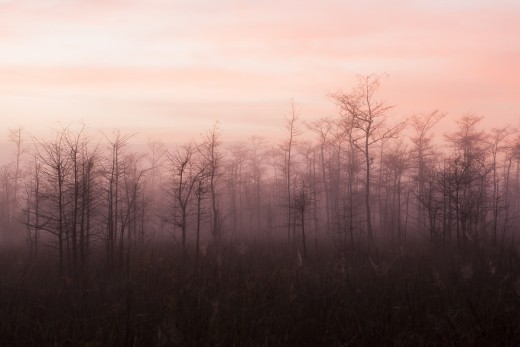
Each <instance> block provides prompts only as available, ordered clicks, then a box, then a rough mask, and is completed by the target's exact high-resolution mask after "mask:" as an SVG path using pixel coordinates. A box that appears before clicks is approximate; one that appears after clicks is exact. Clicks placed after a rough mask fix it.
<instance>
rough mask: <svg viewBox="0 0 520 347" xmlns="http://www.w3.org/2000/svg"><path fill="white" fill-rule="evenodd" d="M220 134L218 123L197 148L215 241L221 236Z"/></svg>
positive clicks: (221, 156) (221, 154) (221, 157)
mask: <svg viewBox="0 0 520 347" xmlns="http://www.w3.org/2000/svg"><path fill="white" fill-rule="evenodd" d="M220 136H221V132H220V128H219V125H218V123H215V125H214V126H213V128H212V129H211V130H209V131H208V132H207V133H206V135H205V138H204V141H203V143H202V144H201V145H200V146H198V149H199V153H200V154H201V155H202V156H203V158H204V162H205V163H204V167H205V168H204V171H205V172H206V174H207V175H208V179H209V191H210V195H211V215H212V218H211V219H212V224H211V234H212V235H213V239H214V240H215V241H217V240H218V239H219V238H220V237H221V236H222V235H221V232H222V230H221V229H222V211H221V210H220V209H219V201H218V192H217V185H218V181H219V179H220V176H221V172H220V171H221V167H222V160H223V156H224V155H223V153H222V152H221V150H220V146H221V139H220Z"/></svg>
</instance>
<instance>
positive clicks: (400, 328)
mask: <svg viewBox="0 0 520 347" xmlns="http://www.w3.org/2000/svg"><path fill="white" fill-rule="evenodd" d="M24 254H25V253H24V251H23V250H21V249H19V250H16V249H14V250H13V249H11V250H9V252H7V251H3V252H2V253H1V255H0V258H1V259H0V261H1V262H0V267H1V275H0V276H1V277H0V280H1V281H0V341H1V345H2V346H280V345H284V346H285V345H292V346H318V345H320V346H349V345H365V346H376V345H379V346H383V345H395V346H438V345H447V346H451V345H453V346H462V345H464V346H465V345H505V346H515V345H520V290H519V289H518V288H520V284H519V283H520V280H519V279H520V273H519V271H518V259H517V256H516V253H515V252H513V251H511V252H502V253H501V255H500V257H497V255H496V253H495V252H494V251H493V250H478V251H466V252H455V251H454V250H449V249H448V250H446V249H445V250H428V249H427V248H424V250H423V251H421V252H419V251H416V252H411V251H410V252H406V251H403V250H402V249H401V250H398V251H396V252H390V251H388V252H380V253H379V254H378V255H377V257H376V256H373V255H372V256H369V255H368V252H364V251H362V250H360V251H358V252H357V253H352V252H351V251H347V250H341V249H338V248H336V247H333V246H332V245H327V246H325V245H323V246H322V247H321V248H320V249H319V250H317V251H316V250H315V251H314V253H311V254H310V255H309V259H305V260H304V261H303V262H302V263H300V261H299V260H298V252H297V251H296V250H294V249H291V248H289V247H286V246H283V245H275V244H267V243H252V244H249V245H248V246H247V249H245V248H244V247H243V246H240V247H236V245H233V244H223V245H222V246H221V247H220V248H219V250H218V251H217V250H216V249H215V248H211V247H209V248H208V250H207V252H206V253H205V254H204V256H203V257H202V258H201V260H200V262H199V267H198V268H196V267H195V260H194V256H190V254H194V252H191V253H190V252H188V256H187V257H183V253H182V252H181V250H180V249H175V247H173V246H170V245H157V246H155V247H154V248H153V249H149V250H143V251H141V252H136V256H134V257H133V258H132V259H131V261H130V262H129V268H125V269H112V270H111V271H110V272H107V271H106V270H105V269H104V266H103V265H104V263H103V262H102V261H99V262H93V263H91V264H90V267H89V270H88V272H87V273H86V274H85V275H84V276H83V277H81V278H76V279H73V278H71V277H67V276H63V277H60V276H59V275H58V273H57V272H56V271H55V268H56V264H55V262H54V260H53V259H52V257H51V256H50V255H45V254H43V255H41V256H40V257H39V258H38V259H32V260H31V259H29V258H28V257H26V256H24ZM490 264H492V266H490Z"/></svg>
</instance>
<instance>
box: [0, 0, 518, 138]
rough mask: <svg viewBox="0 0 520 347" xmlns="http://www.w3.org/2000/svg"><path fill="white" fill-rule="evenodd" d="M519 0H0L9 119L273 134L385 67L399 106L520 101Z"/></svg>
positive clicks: (9, 122) (33, 129) (495, 116)
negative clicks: (292, 117) (293, 116)
mask: <svg viewBox="0 0 520 347" xmlns="http://www.w3.org/2000/svg"><path fill="white" fill-rule="evenodd" d="M519 32H520V2H517V1H513V0H511V1H505V0H502V1H500V0H499V1H497V0H489V1H484V0H478V1H476V0H471V1H440V0H437V1H418V0H416V1H412V0H409V1H382V0H381V1H333V0H326V1H307V0H298V1H274V0H264V1H253V0H244V1H232V0H222V1H188V0H182V1H178V0H164V1H161V0H146V1H144V0H143V1H138V0H90V1H86V0H85V1H82V0H0V117H1V119H2V125H3V128H4V129H5V131H3V132H4V133H7V128H14V127H16V126H18V125H21V126H23V127H24V128H25V130H27V131H28V132H30V133H31V134H33V135H37V136H38V135H44V134H45V133H46V132H47V131H48V130H49V128H51V127H54V128H56V127H58V122H62V123H64V124H67V123H70V122H77V121H84V122H85V123H87V124H88V125H89V126H90V127H91V128H94V129H102V130H108V129H112V128H116V127H117V128H120V129H121V130H123V131H131V132H135V131H138V132H139V133H140V135H139V137H137V139H140V140H146V139H148V138H150V137H154V138H158V139H161V140H163V141H185V140H188V139H190V138H196V137H198V136H199V134H200V133H201V132H203V131H205V130H206V129H208V128H210V127H211V126H212V124H213V123H214V122H215V121H216V120H219V121H220V122H221V124H222V129H223V136H224V140H236V139H247V138H248V137H249V136H250V135H253V134H257V135H262V136H264V137H266V138H268V139H269V138H273V137H274V138H277V137H278V136H279V135H280V134H281V133H283V131H284V128H283V124H284V123H283V122H284V117H285V116H287V115H288V114H289V112H290V101H289V100H290V98H294V100H295V102H296V106H297V111H298V114H299V116H300V118H301V119H302V120H310V119H317V118H319V117H323V116H327V115H331V114H334V113H335V112H336V111H335V107H334V105H333V103H332V102H331V101H330V99H329V98H328V97H327V94H328V93H329V92H332V91H337V90H338V89H343V90H345V91H349V90H350V89H351V88H352V86H353V85H354V84H355V81H356V80H355V76H356V74H371V73H375V74H383V73H385V74H387V75H388V77H387V78H385V80H383V84H382V89H381V96H382V97H383V98H384V99H386V100H387V101H388V102H389V103H391V104H394V105H396V108H395V109H394V113H395V114H396V116H409V115H411V114H413V113H414V112H429V111H431V110H432V109H435V108H439V109H441V110H443V111H445V112H448V113H449V117H447V118H446V119H445V120H444V124H453V123H452V121H453V119H455V118H456V117H458V116H460V114H461V113H466V112H472V113H476V114H478V115H483V116H485V120H484V123H485V125H493V126H495V125H504V124H506V123H510V122H513V123H516V122H517V120H518V119H519V110H520V98H519V97H518V96H519V91H520V40H518V33H519Z"/></svg>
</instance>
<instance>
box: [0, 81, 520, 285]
mask: <svg viewBox="0 0 520 347" xmlns="http://www.w3.org/2000/svg"><path fill="white" fill-rule="evenodd" d="M380 82H381V79H380V77H379V76H375V75H369V76H362V77H359V80H358V84H357V85H356V86H355V87H354V88H353V89H351V90H350V91H348V92H342V91H339V92H336V93H332V94H331V95H330V99H331V102H334V103H335V104H336V106H337V110H338V112H337V114H336V115H335V116H332V117H325V118H321V119H318V120H315V121H313V122H308V123H305V122H301V121H300V120H299V119H298V115H297V112H296V111H295V106H294V103H291V112H290V115H289V116H288V117H287V119H286V124H285V126H286V135H285V138H284V139H282V140H281V141H279V142H278V143H268V142H267V141H265V140H264V139H263V138H262V137H253V138H251V139H249V140H248V141H247V142H241V143H234V144H226V143H224V142H223V141H222V134H221V129H220V126H219V124H218V123H217V124H216V125H215V126H214V127H213V128H212V129H209V130H208V131H206V133H204V134H203V135H202V136H201V138H200V139H198V140H196V141H191V142H187V143H183V144H179V145H176V146H165V145H164V144H161V143H159V142H151V143H149V145H148V148H147V151H145V152H144V153H140V152H139V151H136V150H132V139H131V137H132V136H131V135H126V134H122V133H121V132H120V131H117V130H116V131H114V132H113V133H111V134H98V135H93V134H90V133H89V131H88V129H86V128H85V127H84V126H80V127H79V128H78V127H72V126H71V127H62V128H60V129H58V130H56V131H55V133H54V137H53V138H52V139H37V138H34V139H29V138H28V136H26V134H25V135H24V133H23V131H22V130H21V129H16V130H12V131H10V135H9V139H10V142H11V143H12V144H13V147H14V148H15V151H14V155H13V160H12V161H11V162H10V163H8V164H6V165H3V166H2V168H1V172H0V174H1V176H0V182H1V188H0V221H1V225H2V230H3V231H2V234H3V238H6V237H7V236H8V235H11V236H12V235H13V234H15V237H17V238H18V239H21V240H24V241H25V242H26V244H27V247H28V250H29V252H30V254H31V255H32V256H37V255H38V253H39V252H40V251H41V247H42V246H50V247H51V248H52V250H53V252H54V254H55V255H56V257H57V261H58V262H57V264H58V267H59V271H60V273H61V274H67V275H70V276H79V275H80V274H82V273H84V272H85V271H86V270H87V269H88V266H89V264H90V263H91V262H92V255H93V254H102V255H103V261H104V262H105V264H106V267H107V269H112V268H118V267H120V268H125V267H128V266H129V262H130V258H131V256H132V255H133V254H134V253H135V252H139V251H140V250H142V248H143V247H145V246H146V245H147V244H148V243H149V242H152V241H153V240H170V241H173V242H175V243H176V244H177V245H178V246H179V248H180V249H181V250H182V252H183V253H184V254H186V255H187V256H188V255H193V256H194V257H195V259H196V261H198V259H199V257H201V256H202V254H203V252H204V250H205V247H206V245H207V244H208V243H212V244H214V245H218V244H219V242H220V241H221V240H223V239H226V240H234V241H237V242H239V241H240V242H245V241H246V240H248V239H251V238H257V239H265V240H276V241H278V242H283V241H286V242H288V243H289V244H291V245H293V246H294V247H295V248H297V249H298V250H299V252H301V254H302V256H303V257H304V258H307V257H308V255H309V253H310V248H311V247H312V246H311V245H317V243H318V242H319V241H320V240H322V239H324V238H328V239H332V240H333V241H334V242H337V243H338V245H340V246H342V247H345V249H352V250H356V249H357V248H358V247H359V246H360V245H362V244H368V245H372V246H374V247H377V245H382V244H385V245H390V246H396V247H399V246H402V245H404V244H406V242H408V240H409V239H410V238H412V237H413V238H417V237H420V238H424V239H425V240H427V241H428V242H429V244H430V245H432V247H455V248H459V249H460V248H465V247H477V248H479V247H505V246H506V245H509V244H513V243H514V240H515V232H514V231H515V230H516V229H518V226H519V224H520V223H519V216H520V133H519V131H518V129H517V128H513V127H504V128H494V129H491V130H488V131H485V130H484V129H482V127H481V120H482V118H481V117H478V116H476V115H471V114H469V115H463V116H461V117H460V118H459V119H458V120H457V122H456V125H454V127H452V130H450V131H448V132H447V133H446V134H444V144H443V145H441V144H440V143H439V141H436V138H435V134H434V132H433V129H434V126H435V125H436V124H437V123H438V122H440V121H441V120H442V119H443V118H444V117H445V115H446V114H445V113H443V112H440V111H437V110H435V111H432V112H429V113H425V114H417V115H413V116H411V117H410V118H408V119H406V120H404V119H399V120H396V119H393V118H394V117H392V107H391V105H389V104H387V103H386V102H384V101H381V99H380V98H379V97H378V95H377V92H378V88H379V85H380Z"/></svg>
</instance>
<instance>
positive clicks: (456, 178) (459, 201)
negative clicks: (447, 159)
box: [446, 115, 490, 246]
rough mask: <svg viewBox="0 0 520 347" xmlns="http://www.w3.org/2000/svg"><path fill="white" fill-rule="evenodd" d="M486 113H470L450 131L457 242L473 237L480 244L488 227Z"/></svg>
mask: <svg viewBox="0 0 520 347" xmlns="http://www.w3.org/2000/svg"><path fill="white" fill-rule="evenodd" d="M481 120H482V117H477V116H474V115H466V116H463V117H461V118H460V119H459V120H458V121H457V125H458V128H457V130H456V131H455V132H453V133H450V134H447V135H446V139H447V140H448V142H449V143H450V145H451V149H452V154H451V168H452V170H451V176H452V180H453V184H452V189H453V190H452V194H453V202H454V206H455V220H456V230H457V244H458V245H459V246H460V245H461V242H462V244H464V245H465V244H466V242H467V241H469V240H472V241H474V244H477V245H478V244H480V243H481V242H482V241H483V240H482V238H483V237H485V235H484V233H485V231H486V230H485V227H486V220H485V218H486V198H487V195H486V188H487V184H486V176H487V174H488V172H490V169H489V165H488V164H487V162H486V157H487V153H488V150H489V145H488V144H487V141H486V134H485V133H484V132H483V131H481V130H480V129H479V128H478V125H479V123H480V121H481Z"/></svg>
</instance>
